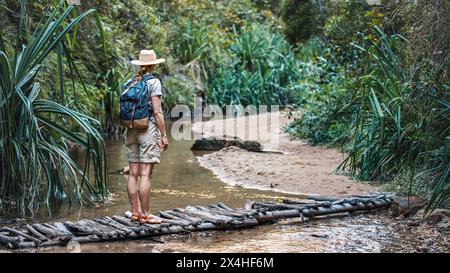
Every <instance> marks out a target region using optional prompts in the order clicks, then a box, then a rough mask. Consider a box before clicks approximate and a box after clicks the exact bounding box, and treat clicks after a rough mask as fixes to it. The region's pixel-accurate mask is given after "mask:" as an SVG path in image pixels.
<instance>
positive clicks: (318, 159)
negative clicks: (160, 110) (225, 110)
mask: <svg viewBox="0 0 450 273" xmlns="http://www.w3.org/2000/svg"><path fill="white" fill-rule="evenodd" d="M244 119H245V120H244ZM290 121H291V119H290V118H289V116H288V115H287V113H286V112H276V113H272V114H268V119H267V122H266V121H260V122H258V123H257V124H258V127H257V128H258V129H255V128H256V127H255V125H249V123H250V121H249V118H248V117H240V118H236V119H235V120H234V122H229V121H228V122H221V121H207V122H203V123H202V124H201V126H200V124H199V123H197V124H194V125H193V131H194V132H196V133H199V134H200V133H201V134H202V135H203V136H204V137H211V136H214V137H218V138H220V137H221V136H223V135H226V136H227V137H230V136H231V137H232V136H238V137H239V138H241V139H243V140H256V141H258V142H260V143H261V144H262V145H263V149H264V150H266V151H268V152H263V153H257V152H248V151H246V150H243V149H240V148H237V147H228V148H224V149H222V150H220V151H217V152H213V153H210V154H206V155H203V156H201V157H198V160H199V162H200V164H201V165H202V166H203V167H205V168H208V169H210V170H212V171H213V172H214V174H215V175H217V176H218V177H219V178H220V179H221V180H223V181H224V182H226V183H228V184H230V185H241V186H243V187H248V188H256V189H261V190H273V191H279V192H285V193H294V194H305V195H311V194H315V195H328V196H344V195H352V194H364V193H369V192H376V191H377V190H378V189H377V187H375V186H372V185H368V184H365V183H363V182H358V181H354V180H351V179H350V178H349V177H347V176H344V175H337V174H335V173H334V171H335V169H336V168H337V166H338V165H339V164H340V163H341V162H342V160H343V158H344V155H343V154H342V153H341V152H340V151H338V150H336V149H330V148H325V147H318V146H311V145H309V144H307V143H306V142H305V141H302V140H291V139H290V137H289V136H288V135H287V134H286V133H283V132H282V128H283V127H285V126H286V125H287V124H288V123H289V122H290ZM242 122H246V123H242ZM261 122H266V124H268V127H269V128H270V125H271V124H274V126H273V127H272V128H271V130H263V131H261V130H259V128H261V127H260V126H259V124H261ZM277 123H278V126H276V125H277ZM222 126H223V128H225V129H226V128H229V127H230V126H232V127H234V129H235V130H234V132H231V133H230V131H227V132H225V133H224V132H221V131H219V132H217V128H221V127H222ZM249 128H252V130H256V131H258V132H259V131H261V132H262V133H259V134H257V135H253V136H252V135H251V134H250V133H249V132H250V129H249ZM215 129H216V131H215ZM202 131H203V132H202Z"/></svg>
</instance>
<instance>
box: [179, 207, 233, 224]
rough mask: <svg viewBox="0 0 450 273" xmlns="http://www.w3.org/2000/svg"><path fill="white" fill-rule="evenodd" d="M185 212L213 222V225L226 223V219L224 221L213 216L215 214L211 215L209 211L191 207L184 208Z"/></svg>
mask: <svg viewBox="0 0 450 273" xmlns="http://www.w3.org/2000/svg"><path fill="white" fill-rule="evenodd" d="M185 213H186V214H189V215H192V216H195V217H200V218H202V219H203V220H204V221H207V222H211V223H213V224H215V225H219V226H222V225H224V224H225V223H226V221H224V220H223V219H220V218H218V217H215V216H213V215H211V214H209V213H206V212H201V211H199V210H198V209H193V208H192V207H191V208H186V210H185Z"/></svg>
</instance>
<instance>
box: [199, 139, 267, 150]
mask: <svg viewBox="0 0 450 273" xmlns="http://www.w3.org/2000/svg"><path fill="white" fill-rule="evenodd" d="M230 146H236V147H239V148H242V149H245V150H247V151H249V152H262V145H261V144H260V143H259V142H257V141H250V140H242V139H240V138H237V137H235V138H226V137H225V138H215V137H208V138H202V139H197V140H196V141H195V142H194V144H193V145H192V147H191V149H192V150H196V151H219V150H221V149H223V148H226V147H230Z"/></svg>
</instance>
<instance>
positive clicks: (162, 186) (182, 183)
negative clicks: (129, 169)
mask: <svg viewBox="0 0 450 273" xmlns="http://www.w3.org/2000/svg"><path fill="white" fill-rule="evenodd" d="M191 145H192V141H173V140H172V141H170V147H169V150H168V151H166V152H164V153H163V154H162V160H161V162H162V164H160V165H157V167H156V168H155V171H154V175H153V191H152V194H151V210H152V212H153V213H157V212H158V210H165V209H171V208H175V207H185V206H187V205H192V204H198V205H208V204H211V203H214V202H218V201H222V202H224V203H226V204H228V205H229V206H232V207H242V206H243V205H244V203H245V201H246V200H262V199H265V200H276V199H281V198H284V197H288V198H289V197H290V198H293V197H294V198H295V196H292V195H287V194H280V193H274V192H270V191H259V190H252V189H244V188H242V187H231V186H228V185H226V184H225V183H223V182H221V181H220V180H218V179H217V178H216V177H214V175H213V174H212V172H210V171H209V170H207V169H205V168H203V167H201V166H199V164H198V163H197V159H196V156H198V154H197V155H194V154H193V153H192V151H191V150H190V147H191ZM107 157H108V164H109V166H108V167H109V170H110V174H109V181H110V184H109V189H110V191H111V193H112V198H111V201H109V202H108V203H107V204H105V205H102V206H98V207H90V208H83V209H81V208H75V207H70V208H69V207H67V206H60V207H58V208H55V209H54V210H53V212H52V214H51V216H50V215H48V214H47V213H46V212H45V211H44V212H41V213H40V215H39V216H38V217H37V220H39V221H56V220H58V221H63V220H78V219H81V218H95V217H101V216H103V215H113V214H122V213H123V212H124V211H126V210H129V204H128V198H127V194H126V180H127V178H126V176H122V175H119V174H118V172H117V170H119V169H121V168H123V167H124V166H126V165H127V158H126V154H125V149H124V145H123V140H122V138H118V139H115V140H109V141H108V142H107ZM236 160H239V159H238V158H237V159H236ZM157 240H158V241H154V240H152V239H142V240H132V241H120V242H107V243H93V244H84V245H81V246H80V245H75V246H74V245H70V246H68V247H52V248H46V249H39V250H31V251H40V252H390V251H395V252H398V251H420V250H421V247H423V245H424V244H426V242H423V241H420V240H418V238H417V236H416V234H414V233H413V232H411V231H409V230H408V229H406V230H405V229H401V228H398V227H397V226H395V225H393V224H392V220H391V219H389V218H388V217H387V216H386V214H385V213H373V214H356V215H351V216H348V215H347V216H346V215H344V216H341V217H335V218H328V219H326V220H325V219H322V220H320V219H319V220H314V221H308V222H301V221H285V222H281V223H278V224H275V225H267V226H261V227H256V228H253V229H246V230H235V231H225V232H224V231H221V232H217V231H211V232H200V233H192V234H190V235H168V236H163V237H160V238H158V239H157Z"/></svg>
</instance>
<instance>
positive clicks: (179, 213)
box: [167, 208, 203, 225]
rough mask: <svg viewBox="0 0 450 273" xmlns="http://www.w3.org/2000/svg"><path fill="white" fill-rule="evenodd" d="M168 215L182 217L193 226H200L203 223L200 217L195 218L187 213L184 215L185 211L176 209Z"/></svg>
mask: <svg viewBox="0 0 450 273" xmlns="http://www.w3.org/2000/svg"><path fill="white" fill-rule="evenodd" d="M167 213H170V214H173V215H175V216H178V217H180V218H181V219H184V220H186V221H189V222H191V223H192V224H193V225H198V224H200V223H202V222H203V219H201V218H199V217H194V216H191V215H187V214H186V213H184V209H178V208H176V209H174V210H172V211H168V212H167Z"/></svg>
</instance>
